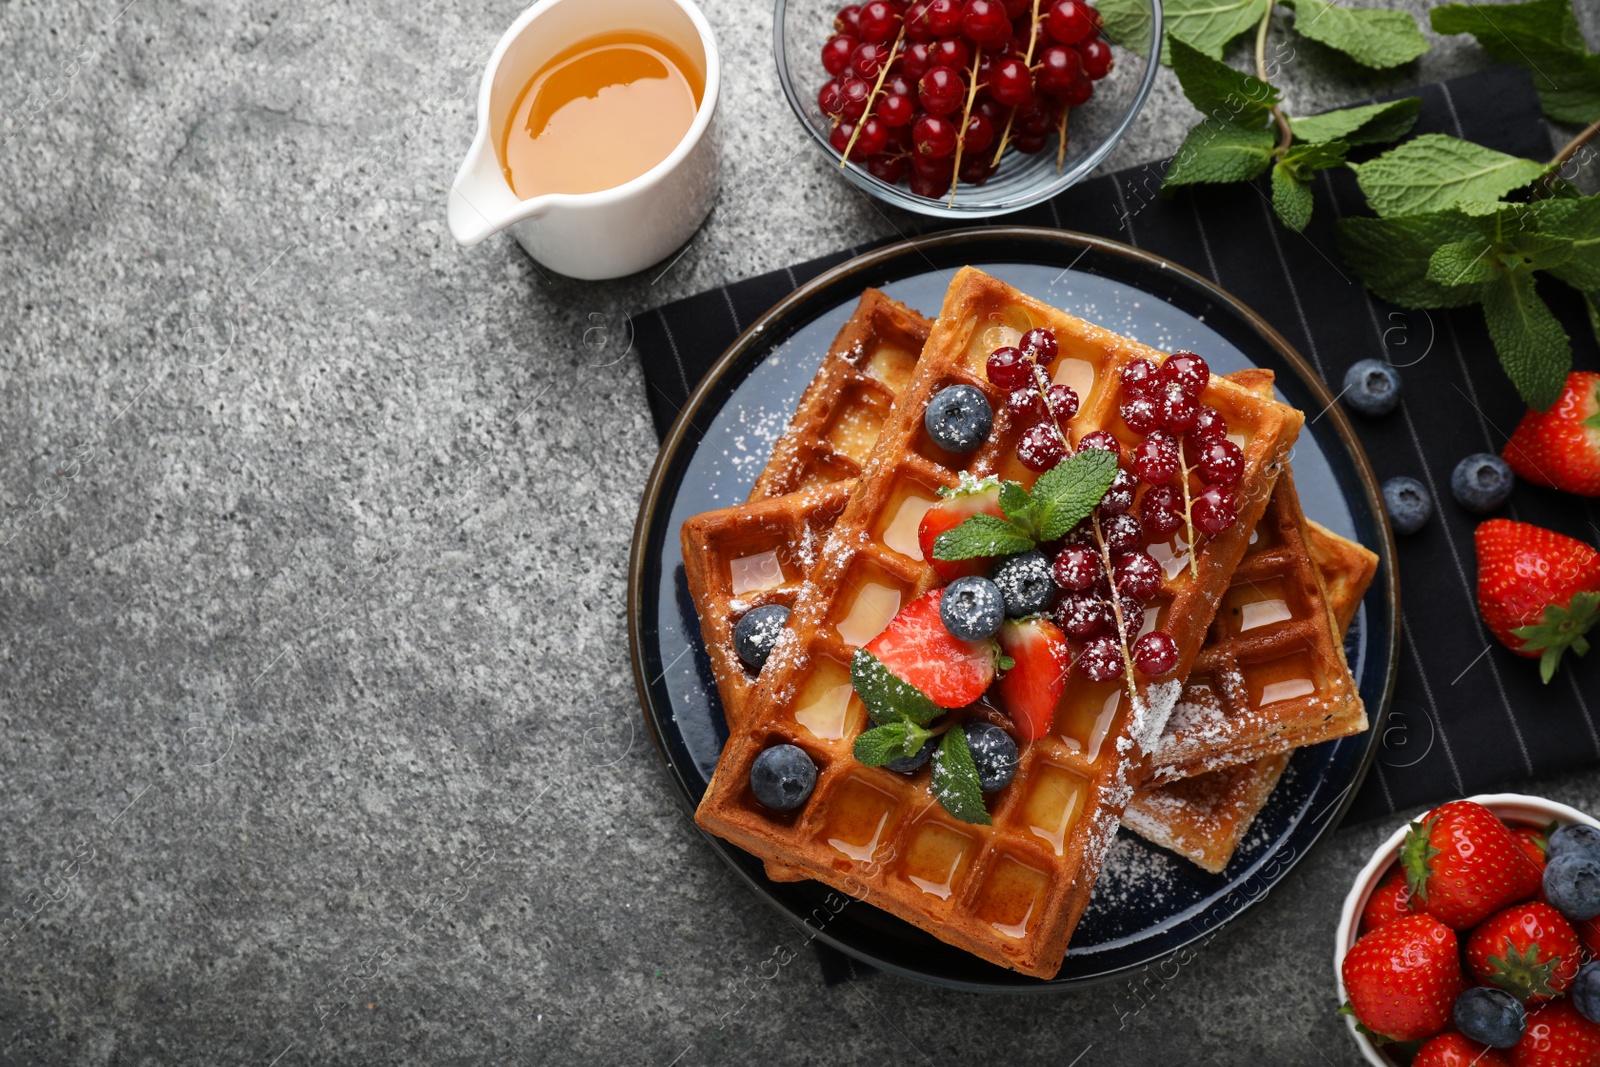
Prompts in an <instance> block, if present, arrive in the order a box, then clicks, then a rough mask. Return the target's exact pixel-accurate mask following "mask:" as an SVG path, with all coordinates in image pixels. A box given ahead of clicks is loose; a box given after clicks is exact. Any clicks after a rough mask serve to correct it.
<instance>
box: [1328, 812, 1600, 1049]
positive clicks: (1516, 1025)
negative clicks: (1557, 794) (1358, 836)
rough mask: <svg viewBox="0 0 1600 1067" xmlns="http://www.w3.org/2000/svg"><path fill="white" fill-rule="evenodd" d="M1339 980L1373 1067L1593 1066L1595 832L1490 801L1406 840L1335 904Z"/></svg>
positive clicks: (1599, 950) (1597, 912)
mask: <svg viewBox="0 0 1600 1067" xmlns="http://www.w3.org/2000/svg"><path fill="white" fill-rule="evenodd" d="M1334 975H1335V980H1336V982H1337V984H1338V990H1339V999H1340V1001H1341V1003H1342V1004H1343V1005H1344V1007H1343V1008H1342V1009H1341V1010H1342V1011H1343V1012H1345V1013H1346V1015H1347V1016H1349V1024H1350V1032H1351V1035H1352V1036H1353V1037H1354V1038H1355V1041H1356V1044H1357V1045H1358V1046H1359V1047H1360V1049H1361V1052H1362V1055H1363V1056H1364V1057H1365V1058H1366V1060H1367V1062H1369V1063H1372V1064H1374V1065H1376V1067H1395V1065H1396V1064H1401V1063H1410V1064H1411V1065H1412V1067H1467V1065H1469V1064H1470V1065H1473V1067H1556V1065H1562V1067H1566V1065H1580V1064H1589V1065H1600V820H1596V819H1594V818H1592V817H1591V816H1589V815H1586V814H1585V813H1583V812H1581V811H1578V810H1577V809H1575V808H1570V807H1568V806H1566V805H1565V804H1557V803H1555V802H1554V801H1550V800H1545V799H1542V798H1540V797H1531V796H1522V795H1520V794H1515V793H1495V794H1487V795H1481V796H1475V797H1469V798H1467V799H1466V800H1456V801H1451V802H1450V803H1448V804H1443V805H1441V806H1439V807H1437V808H1435V809H1434V810H1433V811H1430V812H1428V813H1427V814H1425V815H1423V816H1422V817H1420V818H1419V819H1417V820H1416V821H1415V822H1412V823H1409V824H1407V825H1405V826H1402V827H1401V828H1400V829H1398V830H1396V831H1395V832H1394V833H1393V834H1391V835H1390V836H1389V839H1388V840H1386V841H1385V842H1384V843H1383V844H1382V845H1380V846H1379V847H1378V849H1377V851H1375V852H1374V853H1373V854H1372V858H1371V859H1370V860H1368V861H1367V865H1366V866H1365V867H1363V868H1362V869H1361V873H1360V874H1359V875H1357V876H1356V880H1355V884H1354V886H1352V887H1351V889H1350V893H1349V895H1348V896H1347V897H1345V901H1344V910H1343V912H1342V913H1341V914H1340V916H1339V930H1338V935H1337V938H1336V941H1335V948H1334Z"/></svg>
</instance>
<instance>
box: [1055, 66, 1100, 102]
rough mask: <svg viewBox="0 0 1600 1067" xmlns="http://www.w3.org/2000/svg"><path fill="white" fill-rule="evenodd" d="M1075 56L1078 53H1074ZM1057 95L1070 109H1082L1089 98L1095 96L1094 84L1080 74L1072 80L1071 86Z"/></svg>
mask: <svg viewBox="0 0 1600 1067" xmlns="http://www.w3.org/2000/svg"><path fill="white" fill-rule="evenodd" d="M1073 55H1077V53H1076V52H1074V53H1073ZM1056 95H1057V96H1059V97H1060V98H1061V102H1062V103H1063V104H1066V105H1067V106H1068V107H1080V106H1082V105H1084V104H1087V103H1088V102H1089V98H1090V97H1091V96H1093V95H1094V82H1092V81H1090V80H1089V79H1088V77H1086V76H1085V75H1082V74H1080V75H1078V76H1077V77H1076V78H1074V79H1073V80H1072V84H1071V85H1069V86H1067V87H1066V88H1065V89H1063V90H1062V91H1061V92H1059V93H1057V94H1056Z"/></svg>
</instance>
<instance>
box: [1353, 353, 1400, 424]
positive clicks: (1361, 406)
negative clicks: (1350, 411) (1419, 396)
mask: <svg viewBox="0 0 1600 1067" xmlns="http://www.w3.org/2000/svg"><path fill="white" fill-rule="evenodd" d="M1344 402H1345V403H1346V404H1348V405H1350V406H1351V407H1353V408H1355V409H1356V410H1357V411H1359V412H1361V414H1363V415H1373V416H1376V415H1387V414H1389V412H1391V411H1393V410H1394V409H1395V405H1397V404H1399V403H1400V372H1399V371H1397V370H1395V369H1394V368H1393V367H1391V366H1389V364H1387V363H1385V362H1384V361H1383V360H1381V359H1363V360H1361V361H1360V362H1359V363H1356V364H1354V365H1353V366H1352V367H1351V368H1350V369H1349V370H1347V371H1345V372H1344Z"/></svg>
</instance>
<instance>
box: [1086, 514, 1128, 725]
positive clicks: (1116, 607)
mask: <svg viewBox="0 0 1600 1067" xmlns="http://www.w3.org/2000/svg"><path fill="white" fill-rule="evenodd" d="M1089 527H1090V529H1092V530H1094V540H1095V544H1097V545H1098V546H1099V547H1100V566H1102V567H1104V568H1105V572H1106V580H1107V581H1109V582H1110V583H1111V615H1112V617H1113V618H1115V619H1116V620H1117V643H1118V644H1119V645H1121V646H1122V677H1123V678H1124V679H1125V680H1126V681H1127V683H1128V699H1129V700H1130V701H1131V702H1132V703H1131V704H1129V707H1130V708H1131V707H1132V706H1133V705H1134V704H1137V703H1138V702H1139V690H1138V689H1137V688H1136V687H1135V686H1134V684H1133V653H1132V652H1130V651H1128V624H1127V623H1126V622H1125V621H1124V620H1123V618H1122V598H1121V597H1119V596H1118V595H1117V571H1116V568H1115V567H1113V566H1112V565H1111V548H1110V546H1108V545H1107V544H1106V537H1105V534H1103V533H1101V532H1100V515H1099V513H1098V511H1097V512H1096V513H1095V514H1093V515H1091V516H1089Z"/></svg>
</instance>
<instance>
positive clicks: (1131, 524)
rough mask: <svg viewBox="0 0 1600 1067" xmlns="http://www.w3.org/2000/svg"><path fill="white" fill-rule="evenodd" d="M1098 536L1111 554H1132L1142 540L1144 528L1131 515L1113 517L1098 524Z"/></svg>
mask: <svg viewBox="0 0 1600 1067" xmlns="http://www.w3.org/2000/svg"><path fill="white" fill-rule="evenodd" d="M1100 536H1101V537H1103V538H1105V541H1106V547H1107V548H1109V549H1110V550H1111V551H1112V552H1132V551H1133V550H1134V549H1136V548H1138V547H1139V542H1140V541H1141V540H1142V539H1143V538H1144V527H1142V526H1140V525H1139V520H1138V519H1136V518H1134V517H1133V516H1132V515H1113V516H1111V517H1110V518H1108V519H1105V520H1103V521H1102V522H1101V523H1100Z"/></svg>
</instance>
